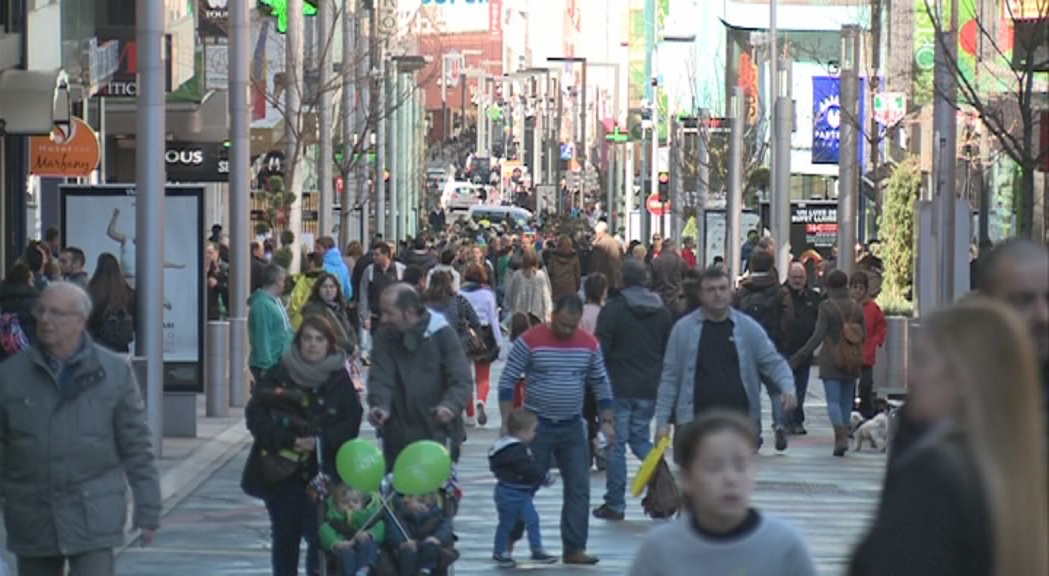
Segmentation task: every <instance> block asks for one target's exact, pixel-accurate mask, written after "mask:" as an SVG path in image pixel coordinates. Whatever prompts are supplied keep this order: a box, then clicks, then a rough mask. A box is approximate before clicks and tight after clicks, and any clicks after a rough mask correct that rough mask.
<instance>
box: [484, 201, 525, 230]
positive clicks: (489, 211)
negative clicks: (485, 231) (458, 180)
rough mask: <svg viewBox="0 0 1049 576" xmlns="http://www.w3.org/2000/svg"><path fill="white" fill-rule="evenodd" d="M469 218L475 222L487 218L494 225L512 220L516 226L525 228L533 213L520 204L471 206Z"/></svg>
mask: <svg viewBox="0 0 1049 576" xmlns="http://www.w3.org/2000/svg"><path fill="white" fill-rule="evenodd" d="M469 218H470V219H471V220H473V221H474V222H481V221H482V220H487V221H488V222H489V223H490V224H492V225H493V226H494V225H496V224H501V223H503V222H506V221H508V220H511V221H513V223H514V225H515V226H516V227H518V228H524V227H526V226H528V223H529V222H530V221H531V220H532V213H531V212H529V211H528V210H525V209H524V208H520V207H518V206H471V207H470V211H469Z"/></svg>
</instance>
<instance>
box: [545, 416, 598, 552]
mask: <svg viewBox="0 0 1049 576" xmlns="http://www.w3.org/2000/svg"><path fill="white" fill-rule="evenodd" d="M532 453H533V454H535V461H536V464H537V465H538V466H539V467H540V469H542V471H543V474H544V475H545V474H546V473H547V472H549V470H550V467H551V465H553V464H555V463H556V464H557V470H558V471H559V472H560V473H561V483H562V489H563V496H562V503H561V544H562V553H563V554H564V555H565V556H569V555H571V554H574V553H576V552H582V551H584V550H586V541H587V536H588V534H587V533H588V531H589V530H590V448H589V446H587V441H586V427H585V426H584V425H583V420H582V419H581V418H574V419H572V420H567V421H560V422H553V421H550V420H545V419H543V418H540V419H539V428H538V430H537V431H536V435H535V440H533V441H532Z"/></svg>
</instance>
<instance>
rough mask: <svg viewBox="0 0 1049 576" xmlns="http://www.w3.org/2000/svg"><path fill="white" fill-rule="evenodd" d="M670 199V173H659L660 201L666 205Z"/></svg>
mask: <svg viewBox="0 0 1049 576" xmlns="http://www.w3.org/2000/svg"><path fill="white" fill-rule="evenodd" d="M669 199H670V173H669V172H660V173H659V201H660V202H662V203H664V204H665V203H666V201H667V200H669Z"/></svg>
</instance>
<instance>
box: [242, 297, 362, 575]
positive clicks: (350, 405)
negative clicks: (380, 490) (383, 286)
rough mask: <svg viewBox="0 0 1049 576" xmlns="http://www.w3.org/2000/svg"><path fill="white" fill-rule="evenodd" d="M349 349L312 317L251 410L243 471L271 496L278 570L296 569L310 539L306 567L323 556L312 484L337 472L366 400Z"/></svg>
mask: <svg viewBox="0 0 1049 576" xmlns="http://www.w3.org/2000/svg"><path fill="white" fill-rule="evenodd" d="M346 359H347V355H346V352H345V351H344V350H343V348H342V347H341V346H340V344H339V340H338V337H337V336H336V330H335V328H334V327H333V326H332V323H331V322H330V321H329V320H328V319H327V318H325V317H323V316H320V315H313V316H308V317H306V318H305V319H304V320H303V322H302V326H301V327H300V328H299V331H298V333H297V334H296V335H295V341H294V344H293V346H292V347H291V348H290V349H289V350H288V351H287V352H286V353H285V354H284V356H283V357H282V358H281V361H280V364H279V365H278V366H277V367H276V368H274V369H273V370H271V371H269V372H267V373H266V375H265V377H264V378H263V379H262V381H261V382H260V383H259V384H258V385H257V386H256V388H255V390H254V393H253V394H252V397H251V401H250V402H249V403H248V407H247V409H246V410H245V418H246V420H247V425H248V430H250V431H251V435H252V436H253V437H254V439H255V443H254V445H252V447H251V452H250V454H249V455H248V462H247V464H246V465H245V467H244V474H243V477H242V478H241V488H242V489H243V490H244V493H245V494H248V495H249V496H254V497H256V498H259V499H261V500H262V501H263V502H265V504H266V511H267V512H268V513H269V517H270V528H271V533H272V539H273V540H272V547H271V556H272V563H273V576H296V575H297V574H298V570H299V546H300V542H301V541H302V540H306V543H307V547H308V552H307V553H308V555H307V557H306V573H307V574H315V573H317V569H318V561H319V559H320V555H319V548H318V526H317V507H316V505H315V503H314V502H313V501H312V500H311V499H310V495H309V493H308V491H307V489H308V486H309V484H310V481H311V480H313V479H314V478H315V477H316V476H317V474H318V473H324V474H327V475H328V476H329V477H331V478H335V477H336V475H335V454H336V452H337V451H338V450H339V447H340V446H342V445H343V444H344V443H345V442H347V441H348V440H352V439H353V438H356V437H357V435H358V433H359V432H360V428H361V417H362V415H363V412H364V411H363V408H362V407H361V403H360V400H359V398H358V396H357V392H356V391H355V390H354V388H353V385H352V384H351V382H350V375H349V373H348V372H347V370H346Z"/></svg>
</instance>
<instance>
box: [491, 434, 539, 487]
mask: <svg viewBox="0 0 1049 576" xmlns="http://www.w3.org/2000/svg"><path fill="white" fill-rule="evenodd" d="M488 467H489V468H490V469H491V471H492V474H495V479H496V480H498V481H500V482H502V483H504V484H512V485H514V486H521V487H527V488H538V487H539V485H540V484H542V483H543V480H544V479H545V478H546V470H545V469H544V467H543V466H540V465H539V463H538V461H536V459H535V454H532V449H531V448H529V447H528V444H525V443H524V442H522V441H520V440H518V439H517V438H514V437H513V436H504V437H502V438H500V439H499V440H497V441H496V443H495V444H494V445H493V446H492V448H491V449H490V450H489V451H488Z"/></svg>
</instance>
